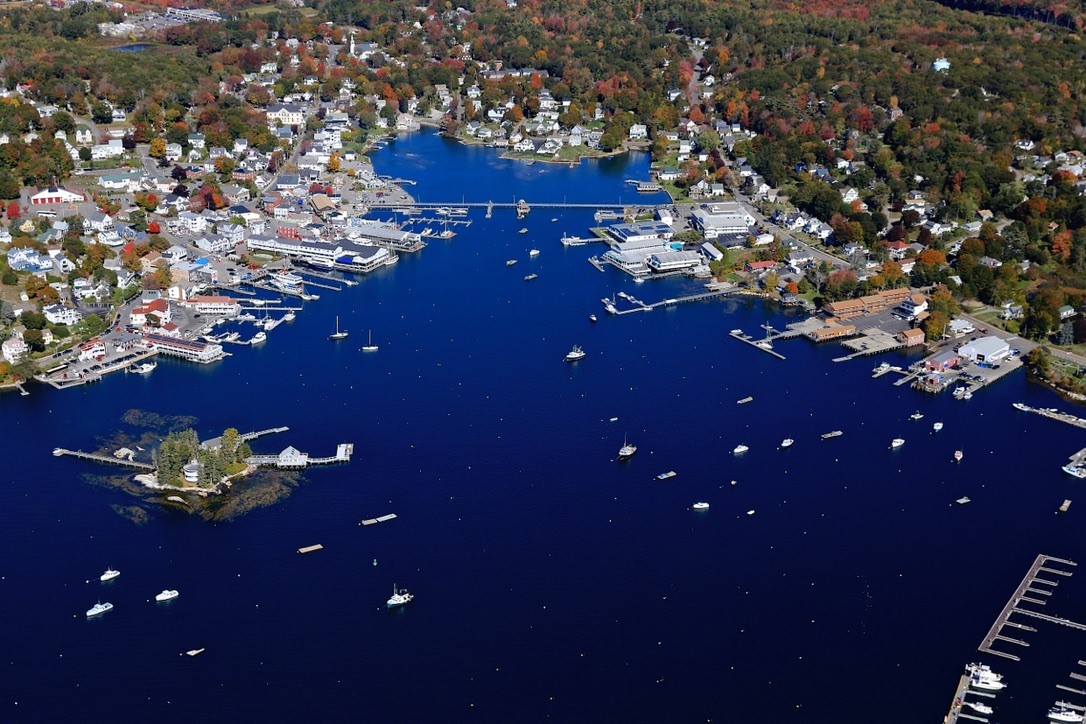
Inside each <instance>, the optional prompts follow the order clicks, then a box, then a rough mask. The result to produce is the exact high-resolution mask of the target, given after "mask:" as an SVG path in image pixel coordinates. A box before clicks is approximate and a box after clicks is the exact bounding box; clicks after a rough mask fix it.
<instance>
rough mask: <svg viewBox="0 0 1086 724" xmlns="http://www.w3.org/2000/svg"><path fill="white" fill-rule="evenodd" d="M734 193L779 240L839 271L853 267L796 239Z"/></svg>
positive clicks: (759, 222) (744, 197) (748, 201)
mask: <svg viewBox="0 0 1086 724" xmlns="http://www.w3.org/2000/svg"><path fill="white" fill-rule="evenodd" d="M733 193H734V194H735V199H736V200H737V201H740V202H742V203H743V205H744V206H746V207H747V209H749V210H750V215H751V216H753V217H754V220H755V221H757V222H758V225H759V226H761V227H762V228H764V229H768V230H769V231H771V232H773V234H774V235H776V236H777V238H779V239H781V241H788V242H790V243H792V244H795V245H796V246H798V247H800V248H803V249H806V250H807V251H809V252H810V254H811V256H812V257H813V258H815V259H817V260H818V261H824V262H826V263H828V264H830V265H831V266H835V267H837V268H839V269H844V268H847V267H850V266H851V264H849V263H848V262H847V261H845V260H844V259H842V258H840V257H837V256H834V255H833V254H830V253H828V252H825V251H822V250H821V249H816V248H814V247H813V246H811V245H810V244H808V243H806V242H803V241H800V240H799V239H797V238H796V237H794V236H793V235H792V232H790V231H789V230H788V229H785V228H784V227H782V226H777V225H776V224H774V223H773V222H772V221H770V220H769V219H767V218H766V217H765V216H763V215H762V213H761V212H760V211H758V208H757V207H756V206H755V205H754V202H752V201H751V200H750V199H748V198H747V197H746V196H744V195H743V194H741V193H739V192H738V191H735V192H733Z"/></svg>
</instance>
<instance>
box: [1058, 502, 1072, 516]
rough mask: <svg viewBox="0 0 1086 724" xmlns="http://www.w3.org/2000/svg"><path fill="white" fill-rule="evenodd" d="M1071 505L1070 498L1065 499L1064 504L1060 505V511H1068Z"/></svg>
mask: <svg viewBox="0 0 1086 724" xmlns="http://www.w3.org/2000/svg"><path fill="white" fill-rule="evenodd" d="M1070 507H1071V501H1070V500H1069V499H1068V500H1065V501H1063V505H1061V506H1060V512H1061V513H1066V512H1067V509H1068V508H1070Z"/></svg>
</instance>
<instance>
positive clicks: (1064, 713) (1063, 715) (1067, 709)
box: [1048, 701, 1086, 722]
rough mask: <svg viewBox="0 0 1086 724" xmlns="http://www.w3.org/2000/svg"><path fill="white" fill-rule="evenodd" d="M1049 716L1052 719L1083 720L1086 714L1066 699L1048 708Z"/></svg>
mask: <svg viewBox="0 0 1086 724" xmlns="http://www.w3.org/2000/svg"><path fill="white" fill-rule="evenodd" d="M1048 718H1049V719H1050V720H1051V721H1069V722H1081V721H1083V719H1086V715H1084V714H1082V713H1080V712H1079V711H1077V710H1076V709H1074V708H1072V706H1071V705H1070V704H1068V703H1067V702H1066V701H1057V702H1056V705H1055V706H1054V707H1052V708H1051V709H1049V710H1048Z"/></svg>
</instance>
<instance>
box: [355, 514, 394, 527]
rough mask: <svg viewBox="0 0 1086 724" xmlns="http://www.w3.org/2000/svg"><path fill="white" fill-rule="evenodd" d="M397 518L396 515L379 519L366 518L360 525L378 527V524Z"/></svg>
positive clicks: (383, 516)
mask: <svg viewBox="0 0 1086 724" xmlns="http://www.w3.org/2000/svg"><path fill="white" fill-rule="evenodd" d="M395 517H396V514H395V513H389V514H388V515H382V516H380V517H377V518H366V519H365V520H364V521H362V522H361V523H359V525H377V524H378V523H384V522H385V521H389V520H393V519H394V518H395Z"/></svg>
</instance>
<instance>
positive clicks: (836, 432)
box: [822, 430, 845, 440]
mask: <svg viewBox="0 0 1086 724" xmlns="http://www.w3.org/2000/svg"><path fill="white" fill-rule="evenodd" d="M844 434H845V433H843V432H841V431H840V430H834V431H833V432H824V433H822V439H823V440H829V439H830V438H833V437H841V436H842V435H844Z"/></svg>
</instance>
